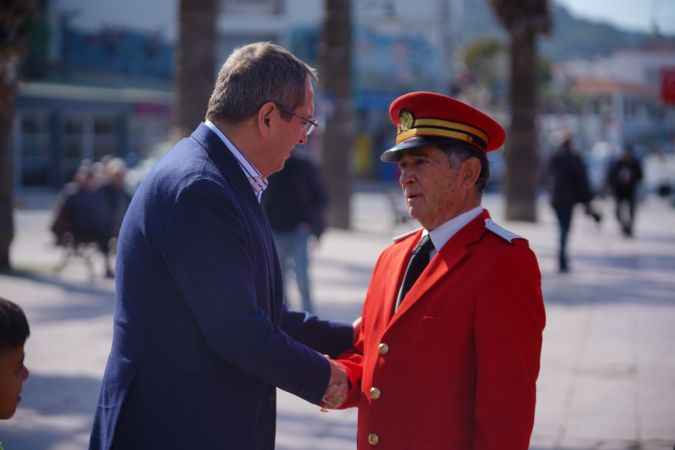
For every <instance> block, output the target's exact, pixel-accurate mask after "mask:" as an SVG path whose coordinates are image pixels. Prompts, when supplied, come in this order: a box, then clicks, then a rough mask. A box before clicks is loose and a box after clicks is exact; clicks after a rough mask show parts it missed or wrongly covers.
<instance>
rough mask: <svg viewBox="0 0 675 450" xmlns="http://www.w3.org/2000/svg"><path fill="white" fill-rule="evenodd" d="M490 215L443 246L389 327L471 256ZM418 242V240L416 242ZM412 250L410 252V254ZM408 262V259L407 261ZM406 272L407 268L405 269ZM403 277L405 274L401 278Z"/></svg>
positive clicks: (462, 230) (476, 221) (484, 212)
mask: <svg viewBox="0 0 675 450" xmlns="http://www.w3.org/2000/svg"><path fill="white" fill-rule="evenodd" d="M489 217H490V214H489V213H488V212H487V210H483V212H482V213H481V214H480V215H478V217H476V218H475V219H473V220H472V221H471V222H469V223H468V224H467V225H466V226H465V227H464V228H462V229H461V230H459V231H458V232H457V234H456V235H455V236H453V237H452V238H450V240H449V241H448V242H447V243H446V244H445V245H444V246H443V248H442V249H441V251H440V252H438V253H437V254H436V255H435V256H434V257H433V258H432V259H431V261H430V262H429V265H428V266H427V267H426V268H425V269H424V271H423V272H422V273H421V274H420V276H419V278H418V279H417V281H415V284H413V286H412V287H411V288H410V291H408V293H407V294H406V296H405V298H404V300H403V303H401V306H400V307H399V309H398V310H397V311H396V313H395V314H393V317H392V318H391V321H390V323H389V327H391V326H393V324H394V323H395V322H396V321H398V319H399V318H400V317H401V316H404V315H405V314H406V312H408V311H409V310H410V309H411V308H412V307H413V306H415V304H416V303H417V302H419V301H420V300H421V299H422V297H423V296H424V294H425V293H426V292H427V291H428V290H429V289H431V288H432V287H433V286H434V285H436V283H438V282H439V281H440V280H441V279H442V278H443V277H444V276H445V275H446V274H448V273H450V272H451V271H452V270H453V269H454V268H455V267H457V266H458V265H459V264H460V263H461V262H462V261H463V260H464V259H465V258H466V257H468V256H469V247H470V245H471V244H473V243H474V242H476V241H477V240H479V239H480V238H481V236H483V233H484V232H485V219H488V218H489ZM414 242H415V243H416V242H417V239H416V240H415V241H414ZM410 251H411V249H409V250H408V254H409V253H410ZM406 261H407V259H406ZM403 270H405V267H404V268H403ZM401 277H403V274H400V276H399V282H398V283H397V287H398V285H400V278H401ZM389 306H390V311H391V309H392V308H393V303H391V305H389Z"/></svg>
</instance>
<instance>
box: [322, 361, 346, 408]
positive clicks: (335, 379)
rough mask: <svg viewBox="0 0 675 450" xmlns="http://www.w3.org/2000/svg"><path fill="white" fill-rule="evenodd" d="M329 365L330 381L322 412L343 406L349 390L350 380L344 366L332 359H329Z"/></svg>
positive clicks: (324, 396) (323, 400)
mask: <svg viewBox="0 0 675 450" xmlns="http://www.w3.org/2000/svg"><path fill="white" fill-rule="evenodd" d="M326 358H328V357H326ZM328 363H329V364H330V381H329V382H328V387H327V388H326V393H325V394H324V395H323V399H322V400H321V410H322V411H325V410H327V409H335V408H338V407H339V406H340V405H342V404H343V403H344V402H345V400H346V399H347V392H348V390H349V380H348V378H347V374H346V373H345V371H344V369H343V368H342V366H340V364H338V363H336V362H335V361H333V360H332V359H330V358H328Z"/></svg>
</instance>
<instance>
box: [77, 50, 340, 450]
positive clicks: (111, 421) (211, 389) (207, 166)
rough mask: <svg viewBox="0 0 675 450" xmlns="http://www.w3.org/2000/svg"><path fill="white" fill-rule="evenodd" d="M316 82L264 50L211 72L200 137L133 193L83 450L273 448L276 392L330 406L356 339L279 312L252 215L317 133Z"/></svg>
mask: <svg viewBox="0 0 675 450" xmlns="http://www.w3.org/2000/svg"><path fill="white" fill-rule="evenodd" d="M315 77H316V75H315V74H314V70H313V69H312V68H311V67H309V66H308V65H306V64H305V63H304V62H302V61H300V60H299V59H298V58H297V57H295V56H294V55H293V54H291V53H290V52H289V51H288V50H286V49H284V48H282V47H280V46H278V45H274V44H271V43H254V44H249V45H246V46H244V47H241V48H238V49H236V50H235V51H234V52H233V53H232V54H231V55H230V56H229V57H228V58H227V60H226V61H225V63H224V64H223V66H222V68H221V70H220V72H219V74H218V77H217V80H216V83H215V87H214V89H213V93H212V94H211V98H210V100H209V104H208V107H207V112H206V118H205V121H204V123H201V124H199V125H198V126H197V128H196V129H195V131H194V132H193V133H192V135H191V136H189V137H186V138H184V139H182V140H181V141H179V142H178V143H177V144H176V145H175V146H174V147H173V148H172V149H171V150H170V151H169V152H168V153H167V154H165V155H164V156H163V157H162V158H161V159H160V160H159V161H158V162H157V164H156V165H155V166H154V168H153V169H152V171H151V172H150V173H149V174H148V175H147V176H146V177H145V178H144V179H143V181H142V182H141V184H140V186H139V187H138V189H137V190H136V192H135V194H134V196H133V199H132V201H131V204H130V205H129V208H128V210H127V213H126V215H125V218H124V221H123V222H122V229H121V230H120V235H119V239H118V242H119V244H118V253H117V274H116V275H117V277H116V308H115V318H114V334H113V344H112V348H111V351H110V355H109V357H108V362H107V364H106V369H105V373H104V376H103V381H102V385H101V391H100V396H99V401H98V406H97V409H96V416H95V418H94V425H93V429H92V433H91V440H90V444H89V445H90V449H91V450H109V449H118V450H120V449H211V450H226V449H258V450H272V449H273V448H274V440H275V421H276V391H277V388H279V389H283V390H285V391H287V392H290V393H292V394H295V395H297V396H299V397H301V398H303V399H305V400H307V401H309V402H312V403H315V404H322V405H327V406H329V405H334V404H337V403H338V402H339V401H341V398H343V397H344V395H345V394H346V390H347V379H346V375H345V373H344V371H343V369H342V368H341V367H340V366H339V365H338V364H337V363H336V362H334V361H332V360H330V359H328V358H327V357H325V356H324V355H325V354H327V355H337V354H340V353H342V352H343V351H344V350H346V349H348V348H350V347H351V345H352V342H353V341H352V340H353V328H352V325H346V324H345V325H342V324H337V323H332V322H327V321H321V320H319V319H318V318H317V317H315V316H310V315H308V314H306V313H300V312H290V311H288V310H287V309H286V307H285V305H284V302H283V292H282V285H283V283H282V279H281V271H280V269H279V263H278V259H277V254H276V251H275V248H274V241H273V237H272V234H271V230H270V227H269V223H268V221H267V218H266V217H265V214H264V212H263V210H262V207H261V205H260V199H261V196H262V193H263V191H264V190H265V188H266V186H267V183H268V181H267V177H268V176H269V175H271V174H272V173H274V172H277V171H279V170H281V168H282V167H283V166H284V162H285V161H286V159H288V157H289V155H290V154H291V152H292V151H293V148H294V147H295V146H296V145H297V144H304V143H305V142H306V141H307V138H308V135H309V134H310V132H311V131H312V129H313V128H314V126H315V124H316V122H315V121H314V119H313V118H312V117H313V114H314V88H313V85H312V80H313V79H315Z"/></svg>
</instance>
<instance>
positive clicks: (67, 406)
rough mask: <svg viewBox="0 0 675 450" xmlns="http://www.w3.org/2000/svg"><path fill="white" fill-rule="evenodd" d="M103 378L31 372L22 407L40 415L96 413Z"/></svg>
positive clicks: (24, 390) (91, 414) (23, 395)
mask: <svg viewBox="0 0 675 450" xmlns="http://www.w3.org/2000/svg"><path fill="white" fill-rule="evenodd" d="M100 386H101V380H100V379H99V378H95V377H89V376H83V375H73V376H69V375H47V374H42V373H31V375H30V378H28V381H27V382H26V384H25V385H24V389H23V394H22V397H23V398H22V400H21V405H20V408H25V409H29V410H32V411H34V412H36V413H38V414H40V415H45V416H50V415H73V414H74V415H78V414H80V415H86V416H92V417H93V415H94V410H95V408H96V399H97V398H98V391H99V388H100Z"/></svg>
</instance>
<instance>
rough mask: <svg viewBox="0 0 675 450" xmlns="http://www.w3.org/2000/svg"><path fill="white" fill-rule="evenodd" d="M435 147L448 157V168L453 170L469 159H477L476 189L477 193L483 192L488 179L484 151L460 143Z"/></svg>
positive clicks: (486, 160) (488, 162)
mask: <svg viewBox="0 0 675 450" xmlns="http://www.w3.org/2000/svg"><path fill="white" fill-rule="evenodd" d="M437 146H438V148H439V149H440V150H442V151H443V153H445V154H446V155H447V156H448V159H449V160H450V166H451V167H453V168H455V167H458V166H459V165H460V164H461V163H462V162H463V161H466V160H467V159H469V158H477V159H478V160H479V161H480V174H479V175H478V179H477V180H476V189H477V190H478V192H479V193H482V192H483V191H484V190H485V186H487V183H488V180H489V179H490V161H488V159H487V154H486V153H485V152H484V151H482V150H478V149H476V148H474V147H473V146H471V145H469V144H465V143H464V142H461V141H456V142H452V143H443V144H437Z"/></svg>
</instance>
